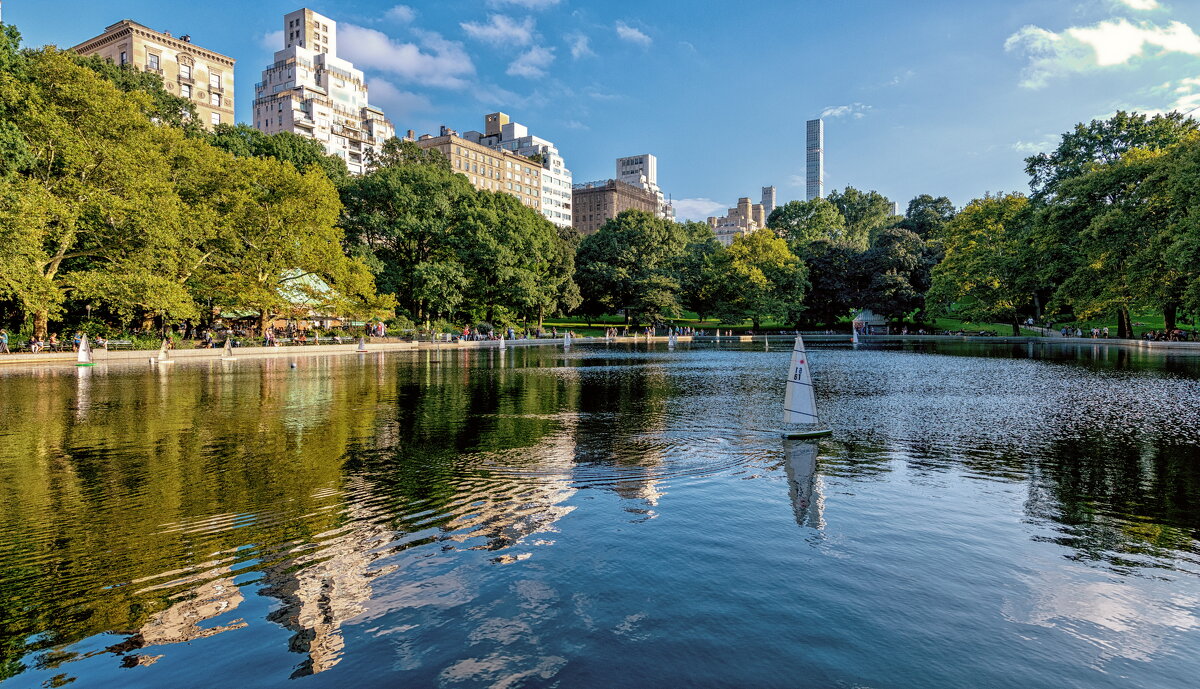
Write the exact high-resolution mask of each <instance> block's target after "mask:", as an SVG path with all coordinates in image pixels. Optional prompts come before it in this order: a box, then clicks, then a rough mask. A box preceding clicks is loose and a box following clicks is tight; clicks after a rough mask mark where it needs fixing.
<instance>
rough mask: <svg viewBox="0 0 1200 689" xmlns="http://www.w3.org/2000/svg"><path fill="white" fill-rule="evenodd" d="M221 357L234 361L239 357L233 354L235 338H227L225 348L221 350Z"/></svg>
mask: <svg viewBox="0 0 1200 689" xmlns="http://www.w3.org/2000/svg"><path fill="white" fill-rule="evenodd" d="M221 358H222V359H224V360H225V361H233V360H234V359H236V358H237V357H235V356H234V355H233V338H231V337H227V338H225V348H224V349H223V350H221Z"/></svg>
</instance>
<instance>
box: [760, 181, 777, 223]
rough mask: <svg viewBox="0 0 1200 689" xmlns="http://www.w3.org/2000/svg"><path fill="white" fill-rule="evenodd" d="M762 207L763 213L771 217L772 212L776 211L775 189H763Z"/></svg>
mask: <svg viewBox="0 0 1200 689" xmlns="http://www.w3.org/2000/svg"><path fill="white" fill-rule="evenodd" d="M762 207H763V213H765V214H766V215H767V217H768V218H769V217H771V211H773V210H775V187H773V186H771V187H763V188H762Z"/></svg>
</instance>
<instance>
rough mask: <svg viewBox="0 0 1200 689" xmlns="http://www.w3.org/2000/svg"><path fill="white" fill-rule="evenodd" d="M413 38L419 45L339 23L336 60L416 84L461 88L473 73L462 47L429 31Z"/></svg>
mask: <svg viewBox="0 0 1200 689" xmlns="http://www.w3.org/2000/svg"><path fill="white" fill-rule="evenodd" d="M417 35H418V38H419V40H420V45H419V46H418V45H417V44H415V43H399V42H397V41H394V40H392V39H391V38H389V37H388V36H387V34H385V33H383V32H382V31H376V30H374V29H367V28H363V27H361V26H355V25H354V24H345V23H343V24H339V25H338V45H339V52H340V53H342V54H341V55H339V57H344V58H346V59H347V60H349V61H351V62H353V63H354V64H355V66H356V67H359V68H367V69H377V70H379V71H382V72H388V73H391V74H395V75H397V76H400V77H402V78H404V79H405V80H407V81H412V82H416V83H418V84H425V85H427V86H441V87H444V88H463V87H465V86H466V85H467V80H466V77H469V76H471V75H472V74H474V73H475V65H474V63H472V62H471V58H470V56H469V55H467V53H466V51H465V50H463V47H462V44H461V43H458V42H456V41H448V40H446V39H445V38H442V36H441V35H440V34H437V33H433V32H418V34H417Z"/></svg>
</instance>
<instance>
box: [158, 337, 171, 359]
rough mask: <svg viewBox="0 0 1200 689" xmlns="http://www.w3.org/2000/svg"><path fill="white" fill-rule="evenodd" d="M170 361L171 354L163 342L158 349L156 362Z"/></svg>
mask: <svg viewBox="0 0 1200 689" xmlns="http://www.w3.org/2000/svg"><path fill="white" fill-rule="evenodd" d="M170 360H171V352H170V350H168V349H167V341H166V340H163V341H162V346H161V347H159V348H158V361H159V363H162V362H164V361H170Z"/></svg>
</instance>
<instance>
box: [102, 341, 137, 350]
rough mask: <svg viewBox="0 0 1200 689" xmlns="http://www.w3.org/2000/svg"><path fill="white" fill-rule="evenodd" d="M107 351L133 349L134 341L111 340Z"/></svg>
mask: <svg viewBox="0 0 1200 689" xmlns="http://www.w3.org/2000/svg"><path fill="white" fill-rule="evenodd" d="M106 349H110V350H113V349H133V341H132V340H109V341H108V345H107V347H106Z"/></svg>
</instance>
